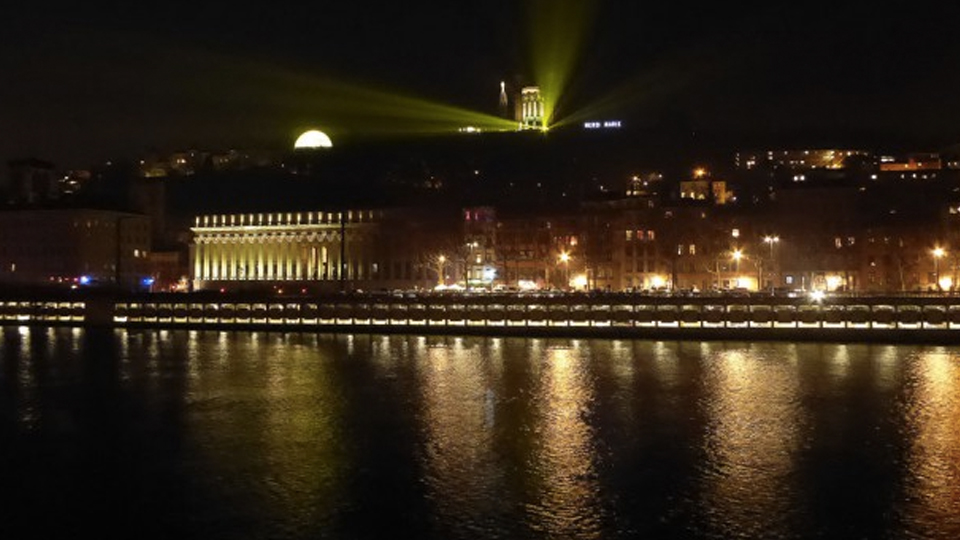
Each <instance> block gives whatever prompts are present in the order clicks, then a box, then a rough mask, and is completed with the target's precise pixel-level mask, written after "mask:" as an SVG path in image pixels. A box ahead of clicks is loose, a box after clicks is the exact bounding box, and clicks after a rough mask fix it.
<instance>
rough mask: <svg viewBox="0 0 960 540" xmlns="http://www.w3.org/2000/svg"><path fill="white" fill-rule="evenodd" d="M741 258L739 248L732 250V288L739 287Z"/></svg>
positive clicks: (741, 253) (741, 254)
mask: <svg viewBox="0 0 960 540" xmlns="http://www.w3.org/2000/svg"><path fill="white" fill-rule="evenodd" d="M741 258H743V251H741V250H740V249H739V248H738V249H735V250H733V283H734V287H736V286H739V285H740V259H741Z"/></svg>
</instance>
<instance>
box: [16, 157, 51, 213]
mask: <svg viewBox="0 0 960 540" xmlns="http://www.w3.org/2000/svg"><path fill="white" fill-rule="evenodd" d="M8 165H9V182H8V185H7V190H6V191H7V194H6V195H7V202H8V203H12V204H35V203H39V202H43V201H50V200H53V199H56V198H58V197H59V195H60V186H59V178H58V175H57V172H56V170H55V169H54V166H53V163H50V162H49V161H44V160H41V159H35V158H27V159H16V160H11V161H10V162H8Z"/></svg>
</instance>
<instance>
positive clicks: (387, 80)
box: [0, 0, 960, 168]
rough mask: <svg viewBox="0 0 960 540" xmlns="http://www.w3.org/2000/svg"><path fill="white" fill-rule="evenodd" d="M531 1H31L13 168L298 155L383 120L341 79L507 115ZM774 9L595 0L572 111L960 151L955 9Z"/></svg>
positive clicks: (3, 114)
mask: <svg viewBox="0 0 960 540" xmlns="http://www.w3.org/2000/svg"><path fill="white" fill-rule="evenodd" d="M531 1H533V0H516V1H505V0H487V1H475V0H447V1H445V2H438V1H433V2H417V1H414V0H408V1H402V2H401V1H396V2H383V1H378V2H373V1H369V0H352V1H340V2H328V1H325V0H315V1H313V2H301V3H297V4H293V5H291V4H288V3H285V2H260V3H249V2H235V3H232V4H219V3H209V2H205V3H200V2H197V3H195V5H189V4H182V5H181V4H176V3H169V2H168V3H163V4H156V5H150V6H147V5H146V4H142V3H138V2H124V3H116V4H114V5H112V6H105V5H100V6H93V5H89V4H87V3H77V6H75V7H70V8H61V7H56V6H53V5H48V4H44V3H27V2H21V4H24V5H32V6H33V7H20V8H12V9H14V10H16V11H10V9H11V8H7V11H6V12H4V13H3V17H2V20H3V21H4V27H3V32H2V36H0V76H2V84H0V126H2V129H0V157H2V158H3V159H5V160H8V159H14V158H20V157H28V156H31V157H39V158H43V159H48V160H51V161H53V162H55V163H56V164H57V165H59V166H61V167H64V168H66V167H82V166H88V165H90V164H93V163H95V162H98V161H100V160H104V159H108V158H112V157H123V156H132V155H136V154H139V153H141V152H144V151H146V150H148V149H151V148H157V149H175V148H185V147H190V146H196V147H201V148H211V149H216V148H225V147H231V146H234V147H236V146H239V147H254V146H271V145H286V144H289V142H290V140H292V139H291V137H293V136H294V135H295V134H296V133H297V131H298V130H299V129H301V128H303V127H308V126H313V125H318V126H324V127H326V128H328V129H330V130H331V131H332V132H333V133H334V134H336V133H337V132H338V131H350V130H353V131H354V132H362V131H363V129H364V127H365V126H368V125H369V123H370V122H371V118H366V119H365V120H364V121H363V122H359V121H358V122H357V123H356V124H355V125H351V121H350V114H349V112H350V111H349V110H346V109H354V108H356V106H355V104H353V105H351V104H346V105H342V107H343V108H344V109H345V110H346V112H345V113H344V114H336V115H334V114H333V112H331V111H333V110H334V109H336V107H340V106H341V105H339V104H331V102H330V101H329V96H328V95H327V93H328V92H327V91H328V90H329V89H330V88H337V87H338V86H337V85H338V84H340V83H341V82H350V83H352V84H354V85H357V86H356V87H360V88H372V89H376V90H378V91H383V92H399V93H403V94H405V95H410V96H417V97H422V98H424V99H429V100H431V101H437V102H443V103H449V104H454V105H459V106H463V107H466V108H469V109H473V110H481V111H484V112H490V113H494V112H495V111H496V99H497V90H498V84H499V81H500V80H502V79H506V80H517V79H525V80H530V78H531V77H532V72H533V66H532V61H531V58H530V51H531V49H532V48H531V45H530V43H531V40H535V39H537V36H540V35H542V33H543V31H544V28H542V21H548V20H550V18H549V17H530V12H531V9H530V7H531V4H530V2H531ZM541 3H542V4H543V5H546V6H558V7H557V9H564V7H563V4H565V0H553V2H541ZM888 3H889V2H888ZM767 4H768V5H767V6H766V7H762V8H756V7H755V8H753V9H748V8H747V7H738V6H736V5H734V3H730V2H714V3H713V4H711V5H704V4H703V3H701V2H683V1H673V2H661V3H652V2H643V1H626V0H624V1H614V0H599V1H595V2H592V3H590V6H592V7H591V9H590V11H591V12H592V13H593V17H592V18H591V19H589V20H587V19H585V20H583V21H567V22H566V23H565V24H567V25H569V26H570V28H575V27H578V26H579V27H582V28H584V29H585V30H584V31H585V38H584V40H583V44H582V46H581V47H579V51H580V55H579V58H578V63H577V69H576V70H575V71H574V72H573V75H572V78H571V81H570V88H569V90H568V92H567V95H566V96H565V98H566V99H565V101H564V106H565V110H566V111H567V112H570V111H574V110H578V109H579V108H581V107H584V106H589V105H592V104H596V103H608V104H610V108H608V109H606V110H604V111H603V114H604V115H606V116H609V117H618V118H624V119H627V120H628V121H629V122H632V123H634V124H636V125H650V126H659V125H667V124H671V123H672V124H675V125H683V126H689V128H690V129H696V130H706V131H716V132H729V133H748V134H751V135H760V136H767V135H769V136H771V137H776V136H779V135H784V134H789V133H793V132H804V133H814V134H823V136H824V137H825V140H826V139H827V138H828V137H834V138H833V139H831V142H832V141H833V140H835V139H836V137H835V136H837V135H847V134H850V135H854V136H870V137H874V138H876V140H878V141H883V140H889V141H895V142H896V143H897V144H900V143H906V144H916V145H921V144H924V145H937V146H941V145H947V144H952V143H955V142H960V32H958V31H957V25H958V23H960V16H958V15H960V8H958V7H956V6H957V4H956V3H954V2H946V1H944V2H939V3H931V4H930V5H924V4H923V3H918V2H912V3H906V2H903V3H899V2H894V3H892V4H890V5H889V6H883V5H881V4H878V3H859V4H856V5H855V4H853V3H844V2H833V3H825V4H816V3H809V2H807V3H803V5H802V6H800V5H797V6H792V7H783V6H778V5H774V4H776V3H773V2H770V3H767ZM791 4H800V3H796V2H794V3H791ZM548 9H552V8H548ZM538 22H539V23H541V24H540V26H538ZM325 98H327V99H328V101H327V102H326V103H327V104H328V105H329V106H327V107H323V106H319V105H318V104H319V103H324V100H325ZM341 112H342V111H341ZM325 116H329V118H325ZM334 116H335V117H336V118H334ZM372 120H373V121H376V118H375V115H374V118H373V119H372ZM915 149H916V150H922V149H925V148H915Z"/></svg>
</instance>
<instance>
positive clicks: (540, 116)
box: [514, 86, 546, 129]
mask: <svg viewBox="0 0 960 540" xmlns="http://www.w3.org/2000/svg"><path fill="white" fill-rule="evenodd" d="M544 114H545V112H544V105H543V96H541V95H540V87H539V86H524V87H523V88H522V89H521V90H520V99H518V100H516V103H515V109H514V119H515V120H516V121H517V122H518V123H519V124H520V129H543V127H544V125H545V122H546V118H544Z"/></svg>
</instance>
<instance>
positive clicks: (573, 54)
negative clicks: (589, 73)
mask: <svg viewBox="0 0 960 540" xmlns="http://www.w3.org/2000/svg"><path fill="white" fill-rule="evenodd" d="M596 4H597V2H595V1H591V0H532V1H531V2H530V12H529V13H528V18H529V23H530V25H531V26H530V36H531V43H530V51H531V63H532V69H533V75H534V77H535V81H536V84H537V85H538V86H539V87H540V95H541V96H542V98H543V104H544V115H543V123H544V127H545V128H546V127H548V126H549V127H552V126H553V122H554V116H555V115H556V114H557V110H558V108H559V107H560V106H561V105H562V99H563V95H564V92H565V91H566V90H567V86H568V84H569V83H570V78H571V76H572V75H573V73H574V70H575V69H576V67H577V64H578V61H579V59H580V56H581V54H582V45H583V41H584V39H585V37H586V35H587V30H588V29H589V28H590V27H591V26H592V22H593V20H594V16H595V13H596V10H595V5H596Z"/></svg>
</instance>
